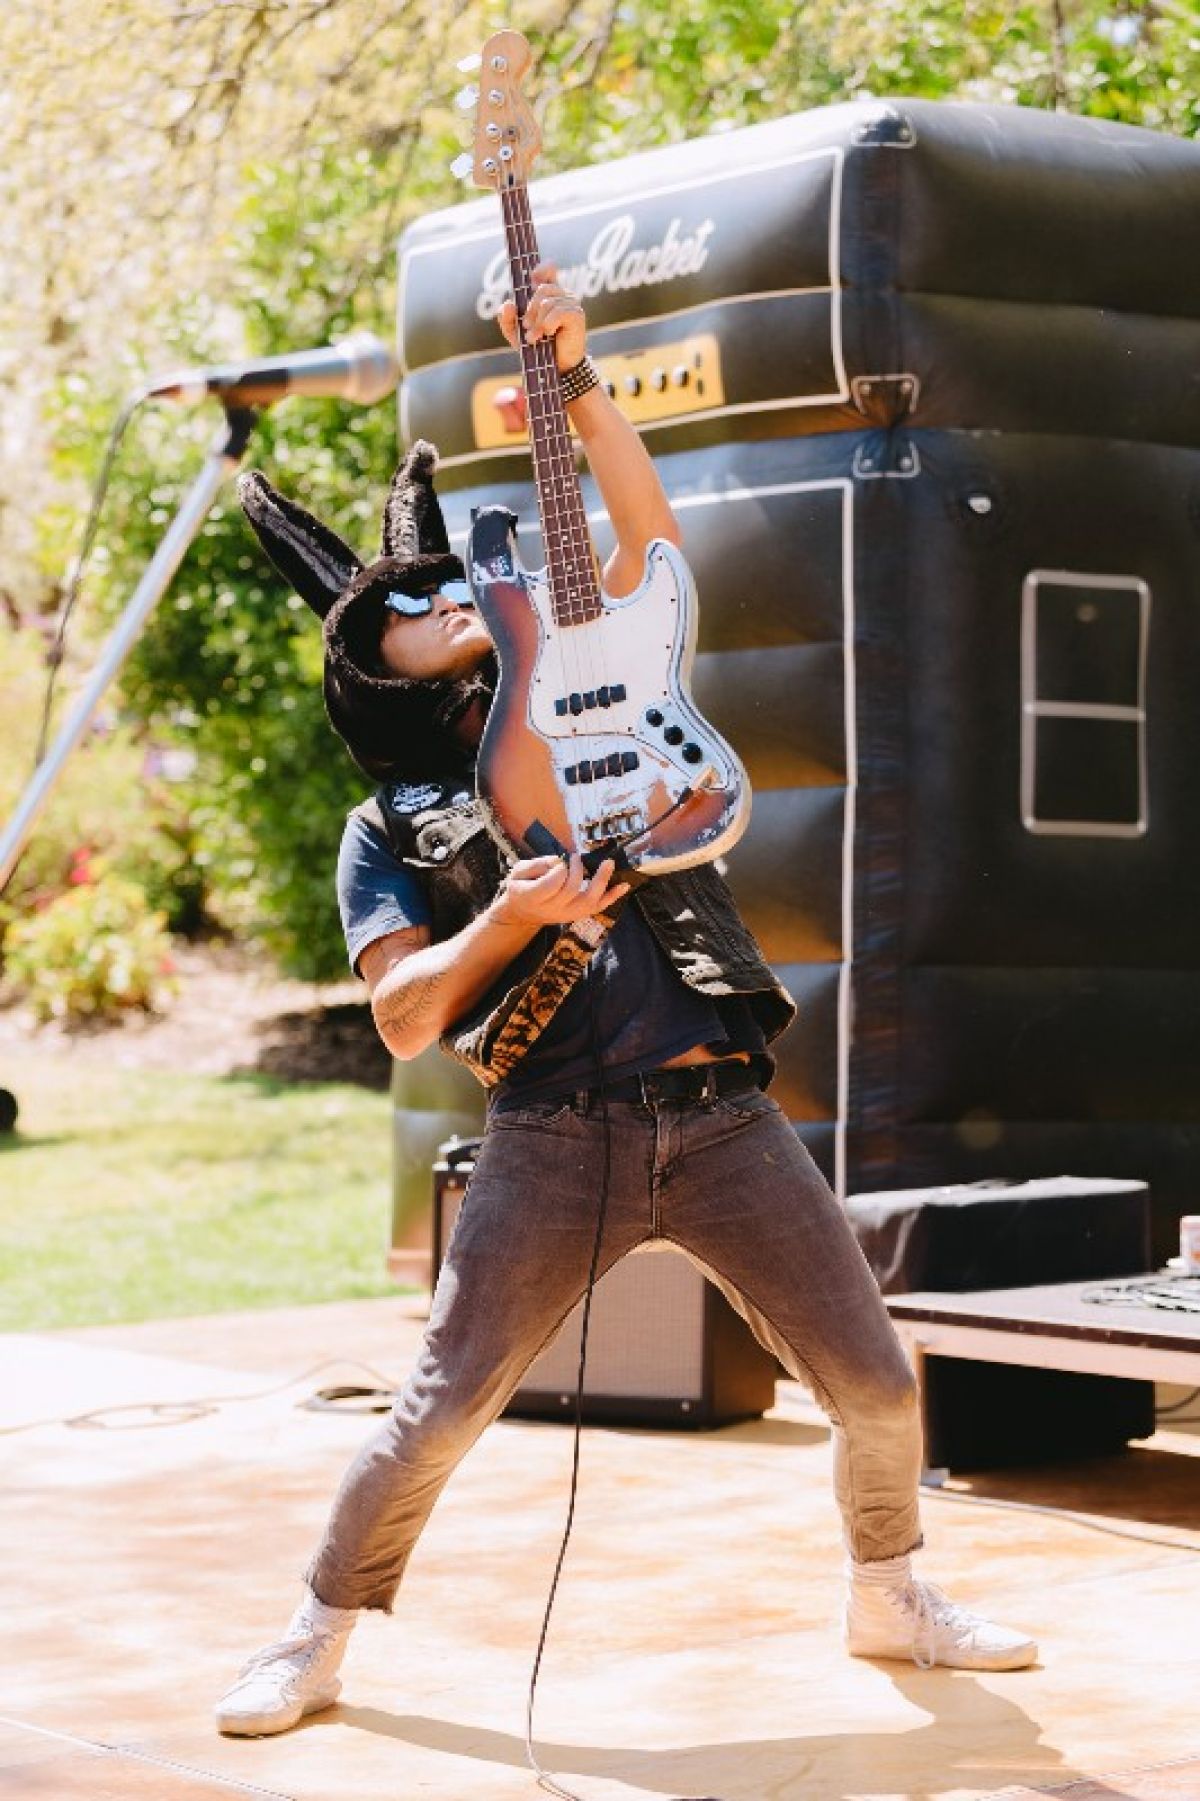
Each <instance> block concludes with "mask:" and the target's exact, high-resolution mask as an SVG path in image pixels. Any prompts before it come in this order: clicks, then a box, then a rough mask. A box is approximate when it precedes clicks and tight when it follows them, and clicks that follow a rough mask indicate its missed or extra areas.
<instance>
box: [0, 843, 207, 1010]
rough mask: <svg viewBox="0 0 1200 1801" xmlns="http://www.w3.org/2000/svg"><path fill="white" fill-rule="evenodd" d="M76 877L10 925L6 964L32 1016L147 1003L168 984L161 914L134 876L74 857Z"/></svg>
mask: <svg viewBox="0 0 1200 1801" xmlns="http://www.w3.org/2000/svg"><path fill="white" fill-rule="evenodd" d="M76 876H77V878H78V879H77V882H76V885H75V886H74V887H72V888H69V889H68V890H67V892H66V893H65V894H60V895H59V896H58V897H57V898H56V899H55V900H52V901H50V902H49V904H48V905H47V906H45V907H42V908H41V909H40V910H39V911H38V912H36V913H34V914H32V915H31V916H30V917H29V918H28V919H22V920H18V921H17V922H16V923H15V924H14V925H12V926H10V928H9V930H8V932H7V934H6V938H5V967H6V972H7V974H8V975H9V976H10V978H11V979H12V980H13V981H14V982H15V984H16V986H17V989H18V991H19V992H20V993H21V994H22V995H23V996H24V997H25V998H26V999H27V1000H29V1001H31V1002H32V1004H33V1007H34V1010H35V1012H36V1013H37V1015H38V1018H39V1019H43V1020H46V1019H56V1020H61V1021H63V1022H66V1023H71V1022H78V1021H80V1020H97V1019H110V1018H113V1017H115V1016H118V1015H120V1014H121V1013H124V1012H126V1011H128V1010H129V1009H130V1008H131V1007H140V1008H143V1009H145V1010H146V1011H152V1010H153V1008H154V1006H155V1004H156V1002H157V1001H158V1000H159V999H160V997H161V996H162V995H163V994H164V993H165V991H166V990H167V988H168V987H169V979H170V975H171V970H172V964H171V941H170V938H169V937H168V935H167V932H166V925H165V920H164V916H163V915H162V914H161V913H155V912H153V911H152V910H151V908H150V906H149V903H148V902H147V900H146V896H145V894H144V893H143V891H142V889H141V888H139V887H138V885H137V883H136V882H131V881H129V880H128V879H127V878H126V877H124V876H120V875H117V874H115V873H114V872H113V871H111V870H107V869H104V868H103V866H102V863H100V862H97V863H90V862H89V863H88V864H87V865H86V866H81V865H79V864H77V866H76Z"/></svg>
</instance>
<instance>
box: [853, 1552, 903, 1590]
mask: <svg viewBox="0 0 1200 1801" xmlns="http://www.w3.org/2000/svg"><path fill="white" fill-rule="evenodd" d="M846 1573H847V1575H848V1576H849V1577H850V1579H851V1581H852V1582H855V1583H866V1585H867V1586H868V1587H869V1588H891V1587H892V1586H893V1585H894V1584H898V1583H902V1582H908V1581H910V1580H911V1578H912V1558H911V1557H910V1555H909V1553H908V1552H907V1551H905V1552H904V1553H903V1554H902V1555H901V1556H899V1557H877V1558H872V1559H871V1561H870V1562H868V1563H859V1562H858V1561H857V1560H856V1559H855V1558H853V1557H850V1558H848V1559H847V1563H846Z"/></svg>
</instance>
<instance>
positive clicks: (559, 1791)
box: [525, 958, 612, 1801]
mask: <svg viewBox="0 0 1200 1801" xmlns="http://www.w3.org/2000/svg"><path fill="white" fill-rule="evenodd" d="M594 963H595V959H594V958H593V959H592V960H591V961H589V963H588V965H587V967H586V969H585V970H584V973H583V981H584V988H585V993H586V995H587V1008H588V1033H589V1037H590V1039H591V1047H592V1063H593V1065H594V1067H595V1070H596V1075H597V1077H598V1082H597V1086H598V1088H599V1091H600V1113H601V1118H602V1119H603V1122H604V1157H603V1161H602V1163H601V1176H600V1206H599V1209H598V1212H597V1217H596V1237H595V1241H594V1243H593V1245H592V1261H591V1266H590V1268H589V1269H588V1280H587V1292H586V1294H585V1295H584V1297H583V1321H582V1325H581V1328H580V1336H579V1375H578V1379H577V1381H576V1385H575V1433H574V1441H573V1445H572V1450H571V1490H570V1496H569V1498H568V1501H567V1522H566V1525H565V1527H564V1529H563V1535H562V1542H561V1543H560V1545H559V1547H558V1557H557V1558H556V1560H555V1564H554V1574H553V1576H552V1577H551V1579H550V1592H549V1594H548V1595H547V1597H546V1608H545V1612H544V1613H543V1615H542V1627H541V1631H540V1633H539V1634H538V1643H537V1651H536V1652H535V1654H534V1659H533V1669H532V1671H531V1672H530V1677H529V1695H528V1699H527V1701H526V1706H525V1756H526V1760H527V1761H528V1763H529V1767H530V1769H531V1770H532V1771H533V1772H534V1774H535V1775H536V1777H537V1779H538V1787H539V1788H540V1789H544V1790H545V1791H546V1793H547V1794H551V1795H557V1796H559V1797H560V1801H583V1798H582V1796H580V1795H578V1794H576V1792H575V1790H574V1789H568V1788H561V1787H560V1786H559V1784H558V1783H557V1782H556V1780H555V1779H554V1777H553V1776H552V1775H551V1774H550V1773H549V1771H548V1770H545V1769H543V1768H542V1765H541V1764H540V1763H539V1762H538V1757H537V1752H536V1751H535V1750H534V1748H533V1702H534V1695H535V1692H536V1690H537V1679H538V1673H539V1671H540V1669H541V1667H542V1654H543V1652H544V1651H545V1648H546V1635H547V1633H548V1632H549V1630H550V1614H551V1611H552V1609H553V1607H554V1599H555V1596H556V1594H557V1593H558V1579H559V1577H560V1576H561V1574H562V1568H563V1563H564V1561H565V1560H566V1555H567V1545H568V1543H569V1541H570V1537H571V1528H572V1526H573V1525H574V1522H575V1502H576V1497H577V1495H578V1490H579V1453H580V1444H581V1438H582V1432H583V1384H584V1377H585V1375H586V1372H587V1344H588V1327H589V1325H590V1324H591V1317H592V1295H593V1293H594V1290H595V1286H596V1270H597V1268H598V1267H599V1263H600V1245H601V1242H602V1240H603V1237H604V1219H605V1215H606V1213H607V1212H608V1190H609V1182H610V1179H611V1174H612V1135H611V1129H610V1124H609V1117H608V1089H607V1087H606V1085H605V1081H604V1061H603V1059H602V1057H601V1055H600V1040H599V1031H598V1028H597V1024H596V991H595V981H596V971H595V969H594Z"/></svg>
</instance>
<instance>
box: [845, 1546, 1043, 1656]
mask: <svg viewBox="0 0 1200 1801" xmlns="http://www.w3.org/2000/svg"><path fill="white" fill-rule="evenodd" d="M845 1641H846V1648H847V1650H848V1651H849V1652H850V1655H851V1656H852V1657H898V1658H907V1659H911V1661H912V1662H913V1663H915V1664H916V1665H917V1666H918V1667H919V1668H920V1669H922V1670H931V1669H932V1668H933V1666H934V1665H935V1664H939V1663H940V1664H943V1665H944V1666H945V1667H946V1668H947V1669H951V1670H1020V1669H1024V1668H1025V1667H1026V1666H1027V1665H1028V1664H1031V1663H1033V1662H1035V1661H1036V1659H1037V1654H1038V1648H1037V1643H1036V1641H1035V1640H1034V1639H1032V1638H1029V1637H1028V1636H1027V1635H1026V1634H1025V1633H1023V1632H1013V1631H1011V1630H1010V1629H1009V1628H1008V1627H1007V1626H996V1625H993V1623H992V1621H991V1620H985V1619H984V1618H983V1616H982V1615H981V1614H977V1613H971V1612H970V1611H969V1610H968V1609H967V1608H965V1607H959V1606H958V1605H957V1603H955V1602H954V1601H952V1600H951V1599H950V1597H949V1596H948V1595H946V1594H943V1592H942V1590H941V1589H940V1588H936V1587H935V1586H934V1584H933V1583H932V1582H922V1581H921V1580H920V1578H919V1577H916V1576H914V1575H912V1573H911V1571H908V1570H904V1571H903V1572H901V1573H900V1574H899V1575H898V1576H897V1577H896V1578H895V1579H893V1580H891V1581H882V1582H881V1581H879V1580H878V1579H875V1580H870V1579H863V1578H862V1577H861V1576H859V1575H858V1573H857V1571H856V1570H854V1568H853V1567H852V1568H851V1571H850V1580H849V1588H848V1593H847V1598H846V1613H845Z"/></svg>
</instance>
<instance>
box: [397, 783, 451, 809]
mask: <svg viewBox="0 0 1200 1801" xmlns="http://www.w3.org/2000/svg"><path fill="white" fill-rule="evenodd" d="M441 798H442V791H441V788H440V787H439V786H438V785H437V783H436V782H394V783H392V784H391V785H390V786H389V788H388V800H389V802H390V803H391V805H392V806H393V807H395V809H396V811H397V813H419V812H421V810H422V808H424V807H431V806H432V805H433V803H434V801H435V800H440V799H441Z"/></svg>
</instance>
